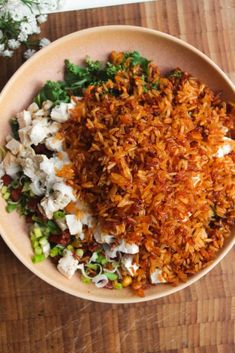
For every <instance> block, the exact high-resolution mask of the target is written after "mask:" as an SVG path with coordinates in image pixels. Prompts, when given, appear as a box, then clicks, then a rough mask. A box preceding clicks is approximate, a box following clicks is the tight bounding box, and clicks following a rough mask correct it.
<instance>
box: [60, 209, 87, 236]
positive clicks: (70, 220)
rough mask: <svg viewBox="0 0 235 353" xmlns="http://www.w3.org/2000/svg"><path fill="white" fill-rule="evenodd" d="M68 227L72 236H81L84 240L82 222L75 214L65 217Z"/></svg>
mask: <svg viewBox="0 0 235 353" xmlns="http://www.w3.org/2000/svg"><path fill="white" fill-rule="evenodd" d="M65 219H66V223H67V226H68V228H69V232H70V234H71V235H76V234H79V235H81V236H82V238H81V239H83V238H84V235H83V233H82V223H81V221H80V220H79V219H78V218H77V217H76V216H75V215H73V214H68V215H66V216H65Z"/></svg>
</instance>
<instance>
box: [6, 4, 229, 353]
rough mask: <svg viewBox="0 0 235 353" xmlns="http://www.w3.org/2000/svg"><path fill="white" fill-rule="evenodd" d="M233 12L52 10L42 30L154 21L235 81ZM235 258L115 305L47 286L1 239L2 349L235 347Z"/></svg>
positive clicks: (22, 352)
mask: <svg viewBox="0 0 235 353" xmlns="http://www.w3.org/2000/svg"><path fill="white" fill-rule="evenodd" d="M234 18H235V1H234V0H224V1H223V0H198V1H193V0H168V1H163V0H158V1H156V2H150V3H143V4H133V5H125V6H115V7H110V8H100V9H92V10H86V11H74V12H70V13H61V14H53V15H50V17H49V20H48V22H47V23H45V24H44V25H43V27H42V35H43V36H45V37H49V38H50V39H51V40H55V39H56V38H59V37H61V36H62V35H65V34H68V33H71V32H74V31H76V30H79V29H82V28H87V27H90V26H100V25H109V24H129V25H138V26H145V27H150V28H155V29H158V30H160V31H163V32H167V33H170V34H172V35H175V36H177V37H179V38H182V39H184V40H186V41H187V42H189V43H191V44H192V45H194V46H195V47H197V48H199V49H200V50H202V51H203V52H204V53H206V54H207V55H209V56H210V57H211V58H212V59H213V60H214V61H215V62H216V63H217V64H218V65H219V66H220V67H221V68H222V69H223V70H224V71H225V72H226V73H227V74H228V76H230V78H231V79H232V80H233V81H234V82H235V60H234V55H235V40H234V38H235V21H234ZM97 40H98V39H97ZM21 64H22V52H21V51H20V50H19V51H18V52H17V53H16V55H15V56H14V58H12V59H9V60H6V59H4V60H3V59H0V85H1V86H0V88H2V87H3V85H4V84H5V83H6V82H7V81H8V79H9V78H10V76H11V75H12V74H13V73H14V71H15V70H16V69H17V68H18V67H19V66H20V65H21ZM16 236H17V234H16ZM234 259H235V249H233V251H231V252H230V253H229V254H228V256H227V257H226V258H225V259H224V260H223V261H222V262H221V264H220V265H219V266H217V267H216V268H215V269H214V270H213V271H212V272H211V273H210V274H209V275H207V276H206V277H205V278H203V279H201V280H200V281H199V282H198V283H196V284H194V285H192V286H191V287H190V288H186V289H185V290H183V291H181V292H179V293H177V294H174V295H171V296H169V297H166V298H163V299H160V300H156V301H152V302H148V303H143V304H133V305H119V306H117V305H108V304H98V303H92V302H89V301H84V300H80V299H77V298H74V297H72V296H70V295H67V294H64V293H62V292H60V291H58V290H56V289H55V288H53V287H51V286H49V285H47V284H46V283H44V282H43V281H41V280H40V279H39V278H37V277H36V276H35V275H33V274H32V273H30V272H29V271H28V270H27V269H26V268H25V267H24V266H23V265H22V264H21V263H20V262H19V261H18V260H17V259H16V258H15V256H14V255H13V254H12V253H11V251H10V250H9V249H8V248H7V246H6V245H5V244H4V243H3V241H2V240H0V275H1V290H0V353H15V352H17V353H57V352H58V353H83V352H84V353H129V352H130V353H158V352H160V353H234V352H235V280H234V278H235V262H234Z"/></svg>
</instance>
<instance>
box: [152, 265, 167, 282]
mask: <svg viewBox="0 0 235 353" xmlns="http://www.w3.org/2000/svg"><path fill="white" fill-rule="evenodd" d="M150 281H151V283H152V284H160V283H166V280H165V279H164V278H163V276H162V270H160V269H159V268H156V270H155V271H154V272H152V273H151V274H150Z"/></svg>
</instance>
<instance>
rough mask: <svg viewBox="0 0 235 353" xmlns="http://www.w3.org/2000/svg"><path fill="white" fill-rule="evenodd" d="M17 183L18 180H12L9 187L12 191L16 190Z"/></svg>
mask: <svg viewBox="0 0 235 353" xmlns="http://www.w3.org/2000/svg"><path fill="white" fill-rule="evenodd" d="M19 185H20V184H19V181H18V180H13V181H12V183H11V186H12V187H13V189H17V188H18V187H19Z"/></svg>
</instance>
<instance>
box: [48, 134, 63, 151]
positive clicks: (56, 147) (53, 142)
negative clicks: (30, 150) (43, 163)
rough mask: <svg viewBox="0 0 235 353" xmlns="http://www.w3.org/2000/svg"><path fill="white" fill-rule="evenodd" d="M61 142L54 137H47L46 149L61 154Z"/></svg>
mask: <svg viewBox="0 0 235 353" xmlns="http://www.w3.org/2000/svg"><path fill="white" fill-rule="evenodd" d="M62 143H63V140H61V139H58V138H56V137H55V136H51V137H48V138H47V139H46V140H45V145H46V147H47V148H48V149H49V150H51V151H56V152H61V151H62V150H63V146H62Z"/></svg>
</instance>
